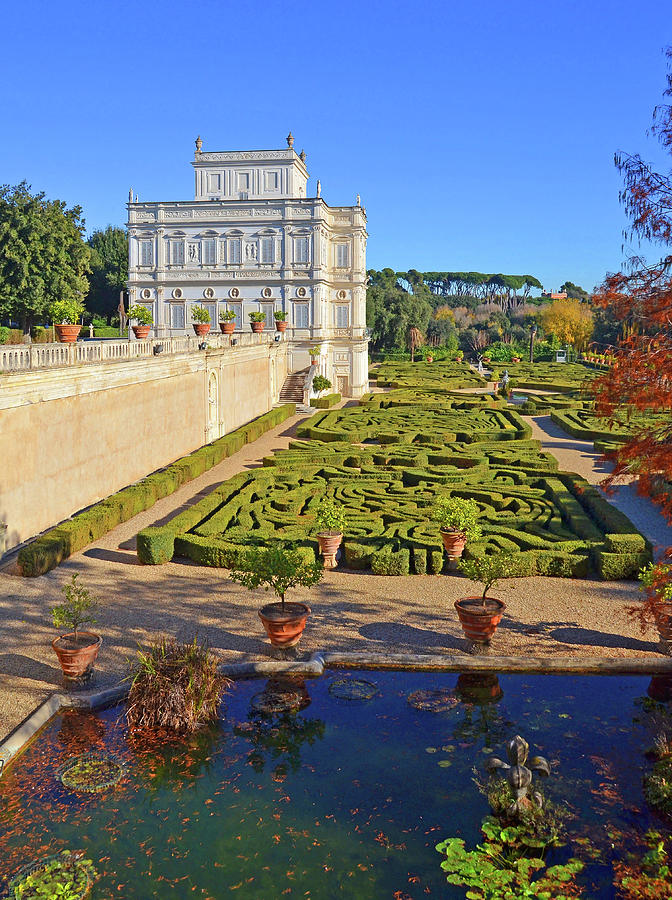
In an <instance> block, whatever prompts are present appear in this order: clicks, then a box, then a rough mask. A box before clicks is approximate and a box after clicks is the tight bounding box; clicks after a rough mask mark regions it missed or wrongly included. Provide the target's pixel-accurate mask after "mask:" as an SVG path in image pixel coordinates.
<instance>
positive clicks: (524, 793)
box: [487, 734, 551, 816]
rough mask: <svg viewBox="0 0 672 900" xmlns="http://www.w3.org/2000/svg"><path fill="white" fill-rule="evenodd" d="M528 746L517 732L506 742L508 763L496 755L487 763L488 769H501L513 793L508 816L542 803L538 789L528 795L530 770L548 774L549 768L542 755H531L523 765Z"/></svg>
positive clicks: (528, 750) (530, 778)
mask: <svg viewBox="0 0 672 900" xmlns="http://www.w3.org/2000/svg"><path fill="white" fill-rule="evenodd" d="M529 752H530V747H529V744H528V743H527V741H526V740H525V739H524V738H522V737H521V736H520V735H519V734H517V735H516V736H515V737H514V738H512V739H511V740H510V741H507V743H506V756H507V759H508V760H509V762H508V763H505V762H503V761H502V760H501V759H498V758H497V757H490V759H489V760H488V763H487V767H488V769H489V770H490V771H491V772H492V771H494V770H495V769H501V770H502V773H503V775H504V778H505V779H506V781H507V782H508V784H509V787H510V788H511V793H512V795H513V803H511V805H510V806H509V808H508V810H507V811H508V814H509V815H510V816H516V815H518V814H520V813H522V812H523V811H524V809H525V808H526V807H529V806H530V803H531V802H534V803H535V804H536V805H537V806H538V807H539V808H541V807H542V805H543V802H544V801H543V797H542V796H541V794H540V793H539V792H538V791H534V793H532V794H531V795H530V796H528V791H529V790H530V787H531V785H532V772H537V773H538V774H539V775H550V774H551V768H550V766H549V764H548V760H546V759H545V758H544V757H543V756H533V757H532V758H531V759H530V760H529V763H528V765H525V763H526V762H528V760H527V755H528V753H529Z"/></svg>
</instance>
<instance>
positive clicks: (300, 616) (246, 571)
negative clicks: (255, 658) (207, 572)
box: [229, 547, 324, 648]
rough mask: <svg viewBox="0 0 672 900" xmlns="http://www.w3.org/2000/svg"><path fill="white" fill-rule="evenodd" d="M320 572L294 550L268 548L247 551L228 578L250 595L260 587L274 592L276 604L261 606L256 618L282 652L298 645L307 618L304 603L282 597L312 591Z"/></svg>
mask: <svg viewBox="0 0 672 900" xmlns="http://www.w3.org/2000/svg"><path fill="white" fill-rule="evenodd" d="M311 555H312V554H311ZM323 572H324V569H323V567H322V564H321V563H319V562H315V560H314V559H313V561H312V562H310V561H309V560H308V559H307V558H306V554H305V553H303V552H302V551H301V550H299V549H297V548H294V549H285V548H282V547H269V548H266V549H258V550H257V549H255V550H249V551H248V552H247V553H246V554H245V556H244V558H243V562H242V564H241V565H240V566H239V567H237V568H235V569H233V570H232V571H231V572H230V573H229V577H230V578H232V579H233V581H237V582H238V583H239V584H242V585H244V586H245V587H246V588H247V589H248V590H250V591H253V590H256V589H257V588H260V587H263V589H264V590H265V591H269V590H272V591H273V593H274V594H275V596H276V597H277V598H278V600H277V601H275V602H273V603H267V604H266V605H265V606H262V608H261V609H260V610H259V618H260V619H261V621H262V624H263V626H264V628H265V629H266V633H267V634H268V636H269V638H270V639H271V644H272V645H273V646H274V647H281V648H284V647H294V646H295V645H296V644H298V642H299V641H300V639H301V635H302V634H303V630H304V628H305V627H306V619H307V618H308V616H309V615H310V607H309V606H308V605H307V604H306V603H295V602H292V603H288V602H286V601H285V594H286V593H287V591H288V590H290V589H291V588H294V587H314V586H315V585H316V584H317V583H318V582H319V581H320V579H321V578H322V575H323ZM278 601H279V602H278Z"/></svg>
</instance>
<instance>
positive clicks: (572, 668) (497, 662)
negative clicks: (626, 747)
mask: <svg viewBox="0 0 672 900" xmlns="http://www.w3.org/2000/svg"><path fill="white" fill-rule="evenodd" d="M331 668H333V669H339V668H340V669H414V670H415V671H420V672H464V671H466V670H470V671H472V672H502V673H514V672H521V673H526V674H536V675H544V674H556V675H665V674H669V675H672V658H663V659H657V658H650V659H629V658H619V659H614V658H610V657H600V656H597V657H596V656H590V657H572V656H567V657H562V656H560V657H535V656H465V655H456V656H446V655H442V654H432V653H424V654H423V653H421V654H415V653H363V652H345V651H344V652H340V651H338V650H329V651H324V652H316V653H313V654H312V655H311V656H310V658H309V659H306V660H258V659H257V660H246V661H242V662H234V663H222V664H221V665H220V666H219V670H220V672H221V673H222V674H224V675H228V676H229V677H230V678H234V679H235V678H254V677H256V676H259V675H279V674H296V675H308V676H312V677H318V676H320V675H322V674H323V672H324V670H325V669H331ZM129 690H130V684H129V683H128V682H127V681H122V682H120V683H119V684H116V685H114V686H113V687H110V688H105V689H104V690H102V691H90V692H88V693H78V694H64V693H61V692H56V693H54V694H52V695H51V696H50V697H48V698H47V700H45V701H44V702H43V703H41V704H40V705H39V706H38V707H37V708H36V709H35V710H34V711H33V712H32V713H31V714H30V715H29V716H28V718H27V719H24V721H23V722H22V723H21V724H20V725H19V726H18V727H17V728H15V729H14V731H13V732H11V734H9V735H8V736H7V737H6V738H5V740H4V741H2V742H1V743H0V777H2V774H3V772H4V770H5V768H6V766H7V764H8V763H9V762H10V761H11V760H12V759H13V758H14V757H15V756H17V755H18V754H19V753H20V752H21V751H22V750H23V749H24V747H25V746H26V745H27V744H28V743H29V742H30V741H31V740H32V739H33V738H34V737H35V735H36V734H37V733H38V731H39V730H40V729H41V728H43V727H44V726H45V725H46V724H47V722H48V721H49V720H50V719H51V718H52V717H53V716H55V715H56V713H58V712H60V711H61V710H63V709H85V710H86V709H88V710H90V711H94V710H96V709H103V708H104V707H106V706H110V705H112V704H113V703H118V702H119V701H120V700H123V699H124V697H125V696H126V695H127V694H128V691H129Z"/></svg>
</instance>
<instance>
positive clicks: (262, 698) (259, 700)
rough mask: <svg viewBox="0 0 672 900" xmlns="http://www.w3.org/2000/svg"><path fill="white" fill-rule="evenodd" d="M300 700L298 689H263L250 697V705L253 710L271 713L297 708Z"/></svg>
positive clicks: (290, 710)
mask: <svg viewBox="0 0 672 900" xmlns="http://www.w3.org/2000/svg"><path fill="white" fill-rule="evenodd" d="M302 702H303V700H302V697H301V694H300V693H299V692H298V691H290V690H265V691H261V693H259V694H255V695H254V697H252V700H251V701H250V706H251V707H252V709H253V710H254V711H255V712H259V713H265V714H266V715H273V714H274V713H283V712H292V710H295V709H299V707H300V706H301V703H302Z"/></svg>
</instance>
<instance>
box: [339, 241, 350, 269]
mask: <svg viewBox="0 0 672 900" xmlns="http://www.w3.org/2000/svg"><path fill="white" fill-rule="evenodd" d="M349 251H350V247H349V246H348V244H336V267H337V268H338V269H347V268H348V266H349V265H350V262H349V260H350V252H349Z"/></svg>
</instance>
